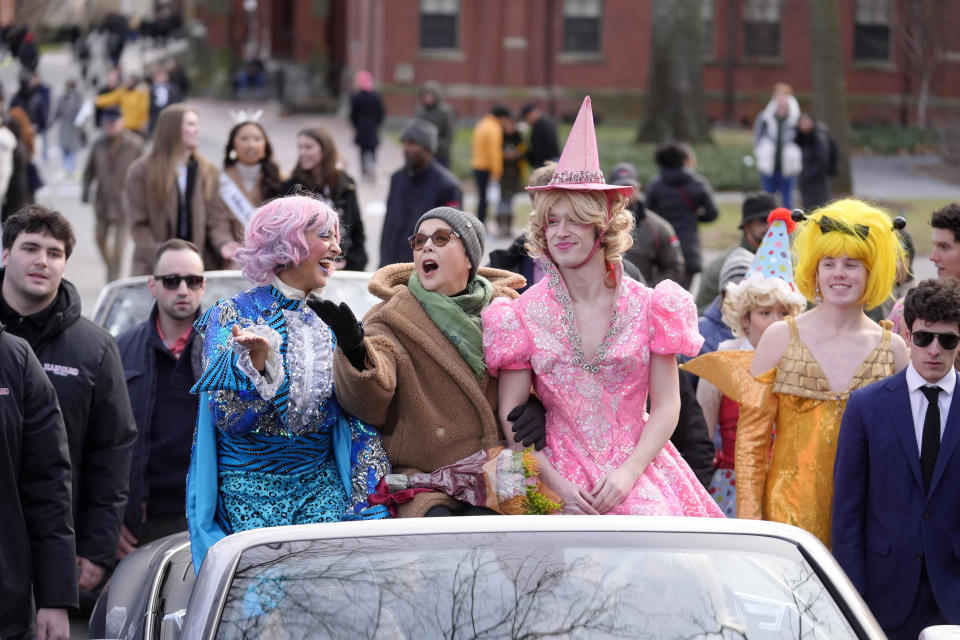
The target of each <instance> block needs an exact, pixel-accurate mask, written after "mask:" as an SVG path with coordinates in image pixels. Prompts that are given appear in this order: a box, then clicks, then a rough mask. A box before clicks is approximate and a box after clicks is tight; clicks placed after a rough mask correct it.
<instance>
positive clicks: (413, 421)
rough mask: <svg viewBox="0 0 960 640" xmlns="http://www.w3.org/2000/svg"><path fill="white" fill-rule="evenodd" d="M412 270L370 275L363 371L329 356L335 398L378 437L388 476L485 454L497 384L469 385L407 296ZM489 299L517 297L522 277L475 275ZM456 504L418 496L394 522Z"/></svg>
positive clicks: (465, 372)
mask: <svg viewBox="0 0 960 640" xmlns="http://www.w3.org/2000/svg"><path fill="white" fill-rule="evenodd" d="M412 272H413V264H412V263H401V264H393V265H389V266H386V267H383V268H382V269H380V270H379V271H377V272H376V273H374V274H373V278H372V279H371V281H370V287H369V288H370V293H372V294H374V295H375V296H377V297H378V298H381V299H382V300H383V302H381V303H379V304H377V305H376V306H375V307H373V308H372V309H370V311H369V312H367V315H366V316H365V317H364V323H363V328H364V333H365V338H364V345H365V346H366V349H367V363H366V369H365V370H363V371H357V370H356V369H355V368H354V367H353V365H352V364H350V361H349V360H348V359H347V358H346V356H344V355H343V352H342V351H341V350H340V349H337V352H336V356H335V357H334V364H333V372H334V383H335V388H336V390H337V399H338V400H339V401H340V404H341V405H343V407H344V408H345V409H346V410H347V411H349V412H351V413H353V414H354V415H356V416H357V417H359V418H360V419H362V420H364V421H366V422H368V423H370V424H372V425H374V426H376V427H377V428H378V429H379V430H380V432H381V433H382V434H383V436H384V444H385V446H386V449H387V456H388V457H389V458H390V462H391V464H392V465H393V470H394V472H395V473H408V474H409V473H418V472H427V473H429V472H431V471H434V470H435V469H437V468H438V467H442V466H444V465H448V464H452V463H454V462H456V461H457V460H460V459H462V458H465V457H467V456H469V455H470V454H473V453H476V452H477V451H479V450H480V449H483V448H486V447H492V446H495V445H496V444H497V442H498V441H499V440H500V439H501V437H500V428H499V426H498V425H497V418H496V408H497V380H496V379H495V378H491V377H490V375H489V374H487V373H484V375H483V379H482V380H479V381H478V380H477V379H476V378H475V377H474V375H473V372H472V371H470V367H469V366H467V363H466V361H464V359H463V358H462V357H461V355H460V352H459V351H457V348H456V347H454V346H453V343H451V342H450V340H448V339H447V337H446V336H445V335H443V333H441V331H440V329H439V328H437V326H436V325H435V324H434V323H433V321H432V320H430V318H429V316H427V314H426V312H425V311H424V310H423V307H421V306H420V303H419V302H418V301H417V299H416V298H414V297H413V294H411V293H410V291H409V289H407V281H408V280H409V278H410V274H411V273H412ZM479 275H481V276H483V277H485V278H486V279H487V280H489V281H490V282H491V283H492V284H493V286H494V296H495V297H496V296H509V297H511V298H516V297H517V291H516V289H518V288H520V287H522V286H523V285H524V279H523V276H520V275H517V274H515V273H511V272H509V271H501V270H499V269H489V268H482V269H480V271H479ZM441 504H442V505H446V506H448V507H451V508H454V509H455V508H457V503H456V502H455V501H454V500H452V499H451V498H449V497H447V496H445V495H444V494H441V493H421V494H418V495H417V496H416V497H415V498H414V500H413V501H412V502H408V503H406V504H403V505H400V508H399V510H398V513H399V515H400V517H419V516H422V515H423V514H425V513H426V512H427V511H428V510H429V509H430V508H431V507H434V506H436V505H441Z"/></svg>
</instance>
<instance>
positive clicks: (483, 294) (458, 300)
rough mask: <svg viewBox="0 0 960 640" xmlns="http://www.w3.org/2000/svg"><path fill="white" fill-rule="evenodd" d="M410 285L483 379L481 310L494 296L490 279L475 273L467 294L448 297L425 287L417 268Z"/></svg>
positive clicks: (429, 314)
mask: <svg viewBox="0 0 960 640" xmlns="http://www.w3.org/2000/svg"><path fill="white" fill-rule="evenodd" d="M407 288H408V289H410V293H412V294H413V297H414V298H416V299H417V301H418V302H419V303H420V306H421V307H423V310H424V311H426V312H427V315H428V316H430V319H431V320H433V324H435V325H437V328H438V329H440V331H441V332H442V333H443V335H445V336H447V338H448V339H449V340H450V342H452V343H453V346H455V347H456V348H457V351H459V352H460V355H461V356H463V359H464V360H466V362H467V365H468V366H469V367H470V370H471V371H473V375H475V376H476V377H477V380H480V379H482V378H483V373H484V372H485V371H486V370H487V363H486V362H484V361H483V324H482V323H481V322H480V312H481V311H483V310H484V309H486V308H487V305H488V304H490V300H491V299H492V298H493V285H492V284H490V281H489V280H487V279H486V278H484V277H481V276H476V277H474V279H473V280H471V281H470V283H469V284H468V285H467V292H466V293H463V294H460V295H457V296H445V295H442V294H439V293H434V292H433V291H427V290H426V289H424V288H423V285H422V284H421V283H420V278H418V277H417V272H416V271H414V272H413V273H412V274H410V281H409V282H408V283H407Z"/></svg>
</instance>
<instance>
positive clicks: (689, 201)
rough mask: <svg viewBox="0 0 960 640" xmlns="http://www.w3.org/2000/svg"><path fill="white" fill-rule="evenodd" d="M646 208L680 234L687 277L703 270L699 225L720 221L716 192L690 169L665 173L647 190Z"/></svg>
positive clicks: (652, 182)
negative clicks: (714, 198)
mask: <svg viewBox="0 0 960 640" xmlns="http://www.w3.org/2000/svg"><path fill="white" fill-rule="evenodd" d="M644 196H645V198H646V204H647V208H648V209H651V210H652V211H654V212H655V213H657V214H659V215H660V217H661V218H664V219H665V220H666V221H667V222H669V223H670V225H671V226H672V227H673V230H674V231H676V232H677V238H679V240H680V250H681V251H682V252H683V261H684V262H685V263H686V269H687V273H690V274H693V273H698V272H699V271H700V269H701V267H702V258H701V255H700V233H699V232H698V231H697V224H699V223H701V222H712V221H713V220H716V219H717V215H718V212H717V206H716V205H715V204H714V203H713V191H712V190H711V189H710V184H709V183H708V182H707V181H706V179H705V178H703V177H702V176H700V175H698V174H696V173H693V172H692V171H688V170H687V169H684V168H681V169H664V170H663V171H661V172H660V175H658V176H657V177H656V178H654V179H653V180H652V181H651V182H650V184H649V185H648V186H647V188H646V189H645V190H644Z"/></svg>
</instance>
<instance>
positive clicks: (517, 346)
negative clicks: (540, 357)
mask: <svg viewBox="0 0 960 640" xmlns="http://www.w3.org/2000/svg"><path fill="white" fill-rule="evenodd" d="M519 306H520V302H519V300H508V299H507V298H494V300H493V302H491V303H490V306H488V307H487V308H486V309H484V311H483V314H482V315H481V318H482V319H483V357H484V360H485V361H486V363H487V369H489V370H490V375H491V376H494V377H496V376H497V375H498V374H499V373H500V370H501V369H508V370H510V369H529V368H530V353H531V349H530V334H529V333H528V332H527V328H526V326H525V325H524V323H523V320H522V319H521V317H520V314H519V310H520V309H519Z"/></svg>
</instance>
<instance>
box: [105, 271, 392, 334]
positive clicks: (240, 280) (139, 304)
mask: <svg viewBox="0 0 960 640" xmlns="http://www.w3.org/2000/svg"><path fill="white" fill-rule="evenodd" d="M206 275H207V291H206V293H205V294H204V296H203V301H202V302H201V305H200V308H201V309H207V308H208V307H209V306H210V305H213V304H216V303H217V301H218V300H221V299H224V298H232V297H233V296H235V295H237V294H238V293H240V292H241V291H245V290H247V289H250V288H251V287H253V286H254V285H253V284H251V283H250V281H249V280H247V279H246V278H244V277H243V276H242V275H241V274H240V272H239V271H208V272H207V274H206ZM370 275H371V274H369V273H363V272H356V271H345V272H341V273H338V274H336V275H334V276H333V277H332V278H331V279H330V281H329V282H328V283H327V288H326V290H325V291H324V297H325V298H327V299H329V300H333V301H334V302H346V303H347V304H348V305H349V306H350V308H351V309H352V310H353V312H354V314H355V315H356V316H357V317H358V318H362V317H363V314H365V313H366V312H367V310H368V309H369V308H370V307H371V306H373V305H374V304H376V303H377V302H379V300H378V299H377V298H375V297H374V296H373V295H372V294H370V293H369V292H368V291H367V285H368V284H369V283H370ZM153 302H154V300H153V297H152V296H151V295H150V290H149V289H148V288H147V278H146V277H137V278H128V279H126V280H122V281H117V282H113V283H111V284H110V285H108V286H107V289H106V290H105V292H104V294H103V295H102V296H101V298H100V300H98V301H97V307H96V309H95V310H94V313H93V321H94V322H96V323H98V324H100V325H101V326H102V327H103V328H105V329H106V330H107V331H109V332H110V333H111V334H113V335H114V336H118V335H120V334H121V333H123V332H124V331H126V330H127V329H130V328H131V327H133V326H135V325H137V324H139V323H141V322H143V321H144V320H146V319H147V318H149V317H150V310H151V309H152V308H153Z"/></svg>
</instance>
